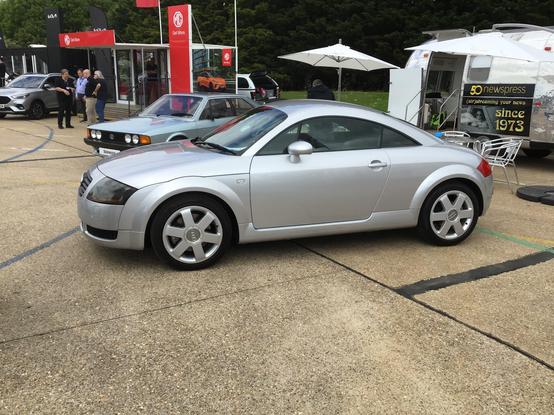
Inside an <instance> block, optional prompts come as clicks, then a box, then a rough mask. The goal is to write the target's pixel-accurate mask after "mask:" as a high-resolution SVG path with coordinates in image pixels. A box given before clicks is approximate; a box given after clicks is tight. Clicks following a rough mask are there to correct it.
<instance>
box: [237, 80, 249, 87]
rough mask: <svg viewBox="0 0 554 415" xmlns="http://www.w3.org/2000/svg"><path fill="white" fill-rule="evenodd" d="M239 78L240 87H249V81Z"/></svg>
mask: <svg viewBox="0 0 554 415" xmlns="http://www.w3.org/2000/svg"><path fill="white" fill-rule="evenodd" d="M237 79H238V87H239V88H248V81H247V80H246V79H244V78H237Z"/></svg>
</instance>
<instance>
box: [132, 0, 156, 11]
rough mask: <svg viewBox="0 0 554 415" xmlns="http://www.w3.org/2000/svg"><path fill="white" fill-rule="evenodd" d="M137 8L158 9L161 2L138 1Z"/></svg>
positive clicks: (150, 0)
mask: <svg viewBox="0 0 554 415" xmlns="http://www.w3.org/2000/svg"><path fill="white" fill-rule="evenodd" d="M136 4H137V7H139V8H142V9H145V8H147V7H158V5H159V0H137V1H136Z"/></svg>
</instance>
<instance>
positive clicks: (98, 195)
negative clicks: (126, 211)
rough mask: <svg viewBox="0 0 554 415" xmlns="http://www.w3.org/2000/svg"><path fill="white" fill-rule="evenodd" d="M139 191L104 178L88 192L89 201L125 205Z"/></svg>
mask: <svg viewBox="0 0 554 415" xmlns="http://www.w3.org/2000/svg"><path fill="white" fill-rule="evenodd" d="M136 191H137V189H135V188H134V187H131V186H127V185H126V184H123V183H121V182H118V181H117V180H114V179H110V178H109V177H104V178H103V179H102V180H100V181H99V182H98V183H96V184H95V185H94V187H93V188H92V189H91V190H90V191H89V192H88V195H87V199H88V200H91V201H93V202H96V203H104V204H107V205H124V204H125V203H126V202H127V200H129V198H130V197H131V196H132V195H133V193H135V192H136Z"/></svg>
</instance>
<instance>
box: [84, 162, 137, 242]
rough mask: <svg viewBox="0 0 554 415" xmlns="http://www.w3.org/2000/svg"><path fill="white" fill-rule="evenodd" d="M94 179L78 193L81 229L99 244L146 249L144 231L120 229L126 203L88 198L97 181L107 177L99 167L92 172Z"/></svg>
mask: <svg viewBox="0 0 554 415" xmlns="http://www.w3.org/2000/svg"><path fill="white" fill-rule="evenodd" d="M90 175H91V177H92V181H91V182H90V184H89V185H88V187H87V188H86V190H85V192H84V193H83V194H82V195H81V196H79V194H77V211H78V215H79V218H80V219H81V231H82V232H83V234H84V235H85V236H86V237H87V238H88V239H90V240H92V241H93V242H95V243H96V244H98V245H102V246H107V247H112V248H120V249H136V250H141V249H144V232H143V231H137V230H133V229H119V223H120V220H121V218H122V215H123V211H124V207H125V206H124V205H106V204H103V203H96V202H93V201H91V200H88V199H87V194H88V192H89V191H90V189H92V188H93V187H94V186H95V185H96V183H97V182H98V181H99V180H101V179H102V178H103V177H105V176H104V175H103V174H102V173H101V172H100V171H99V170H98V169H93V170H92V171H91V172H90Z"/></svg>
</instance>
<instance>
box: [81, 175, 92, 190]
mask: <svg viewBox="0 0 554 415" xmlns="http://www.w3.org/2000/svg"><path fill="white" fill-rule="evenodd" d="M90 182H92V177H91V176H90V174H89V172H88V171H87V172H85V174H83V180H81V185H80V186H79V196H83V194H84V193H85V192H86V190H87V187H88V186H89V184H90Z"/></svg>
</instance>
